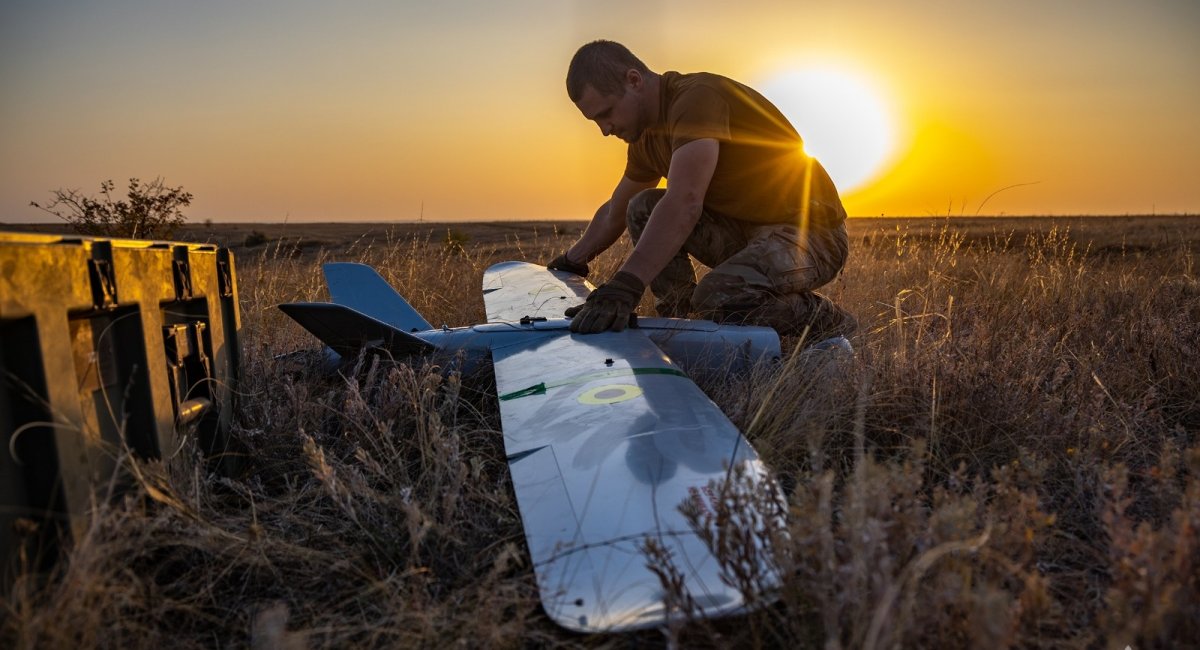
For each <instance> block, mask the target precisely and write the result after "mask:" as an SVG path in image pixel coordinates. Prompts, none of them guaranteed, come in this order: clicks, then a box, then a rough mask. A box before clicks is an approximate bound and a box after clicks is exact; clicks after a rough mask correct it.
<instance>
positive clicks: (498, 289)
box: [483, 262, 595, 323]
mask: <svg viewBox="0 0 1200 650" xmlns="http://www.w3.org/2000/svg"><path fill="white" fill-rule="evenodd" d="M594 288H595V287H593V286H592V285H591V283H589V282H588V281H587V280H584V279H583V278H581V277H579V276H578V275H574V274H571V273H566V272H564V271H551V270H549V269H547V268H546V267H544V266H540V265H538V264H530V263H528V262H501V263H499V264H495V265H493V266H491V267H490V268H488V270H487V271H485V272H484V274H483V304H484V307H485V308H486V310H487V319H488V322H489V323H516V322H520V320H521V319H523V318H524V319H530V320H539V319H547V320H549V319H554V318H562V317H563V310H565V309H566V308H567V307H573V306H575V305H578V304H582V303H583V301H584V300H587V297H588V294H590V293H591V292H592V289H594Z"/></svg>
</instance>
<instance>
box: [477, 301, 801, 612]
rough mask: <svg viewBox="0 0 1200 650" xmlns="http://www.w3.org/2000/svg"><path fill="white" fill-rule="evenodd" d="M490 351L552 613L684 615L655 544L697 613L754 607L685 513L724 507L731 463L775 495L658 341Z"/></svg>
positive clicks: (556, 341)
mask: <svg viewBox="0 0 1200 650" xmlns="http://www.w3.org/2000/svg"><path fill="white" fill-rule="evenodd" d="M490 312H491V309H490V307H489V313H490ZM492 355H493V359H494V362H495V372H496V388H497V394H498V396H499V401H500V416H501V422H502V426H503V429H504V444H505V450H506V452H507V455H508V461H509V467H510V470H511V473H512V479H513V486H514V489H515V492H516V496H517V502H518V506H519V508H520V511H521V518H522V520H523V523H524V526H525V535H526V540H527V542H528V544H529V550H530V555H531V557H532V558H533V562H534V565H535V569H536V574H537V581H538V587H539V591H540V592H541V597H542V603H543V606H544V607H545V610H546V612H547V613H548V614H549V615H550V617H551V618H553V619H554V620H555V621H556V622H557V623H558V624H560V625H562V626H564V627H566V628H569V629H573V630H577V631H581V632H598V631H617V630H624V629H633V628H640V627H652V626H660V625H663V624H664V623H665V622H666V621H667V620H668V618H669V617H671V616H678V615H679V613H678V611H672V610H670V609H668V607H667V603H668V602H669V597H668V594H667V593H666V592H665V591H664V587H663V583H662V580H660V578H659V576H658V575H657V574H656V573H655V572H654V571H652V570H651V569H649V568H648V567H647V555H646V553H645V548H646V547H645V545H646V543H647V541H648V540H653V541H654V542H656V543H657V544H658V545H659V546H661V547H662V548H664V549H666V550H667V551H668V552H669V554H670V556H671V557H672V559H673V562H674V565H675V566H676V567H677V568H678V569H679V571H680V573H681V574H682V576H683V580H684V587H685V588H686V589H687V592H688V593H689V594H690V596H691V597H692V598H693V599H694V603H695V605H696V606H697V607H698V608H699V611H697V612H694V613H695V614H697V615H704V616H720V615H725V614H731V613H736V612H740V611H743V610H745V609H747V607H748V606H749V605H750V604H749V603H747V602H746V600H745V598H744V597H743V595H742V593H741V592H740V591H739V590H738V589H736V588H734V587H732V586H730V585H729V584H726V582H725V581H724V580H722V569H721V566H720V563H719V562H718V561H717V559H716V557H714V556H713V554H712V553H711V552H710V551H709V549H708V547H707V546H706V545H705V543H704V542H703V541H702V540H701V538H700V537H699V536H698V535H697V534H696V531H694V530H693V529H692V528H691V527H690V526H689V524H688V521H687V519H686V518H685V516H684V515H683V513H682V512H681V511H680V509H679V507H680V505H681V504H683V503H684V502H689V503H690V504H691V505H692V506H693V507H696V508H699V509H700V511H701V512H713V511H714V510H715V508H716V500H717V499H718V498H719V496H718V492H715V491H714V490H713V487H712V486H713V485H714V484H720V483H721V482H722V481H724V480H727V478H728V477H729V476H730V470H731V468H734V469H738V468H740V469H741V470H744V472H745V474H746V475H748V476H749V477H750V478H751V481H752V482H754V483H755V484H756V487H757V488H758V489H763V490H768V489H772V488H768V487H767V482H766V481H765V480H763V477H765V475H766V472H765V469H764V468H763V466H762V463H761V462H760V461H759V460H758V457H757V455H756V454H755V452H754V450H753V449H752V448H751V447H750V445H749V443H748V442H747V441H746V440H745V439H744V438H743V437H742V435H741V433H739V432H738V430H737V428H736V427H735V426H734V425H733V424H732V423H731V422H730V421H729V419H728V418H726V417H725V415H724V414H723V413H722V412H721V410H720V409H719V408H718V407H717V406H716V405H715V404H714V403H713V402H712V401H710V400H709V399H708V397H707V396H705V395H704V393H703V392H701V391H700V389H699V388H698V387H697V386H696V385H695V384H694V383H693V382H692V381H691V380H690V379H688V378H687V377H686V376H685V375H684V373H683V372H682V371H681V370H680V369H679V368H678V367H677V366H675V365H674V364H673V363H671V361H670V360H669V359H668V358H667V357H666V356H664V355H663V353H662V352H661V351H660V349H659V348H658V347H657V346H656V345H655V344H654V342H653V341H651V340H650V339H649V338H647V337H646V336H644V335H643V334H642V333H640V332H637V331H635V330H626V331H624V332H607V333H602V334H590V335H575V334H565V333H564V335H562V336H557V337H549V338H537V339H524V340H522V341H521V342H518V343H515V344H512V345H509V346H505V347H499V348H493V350H492ZM758 570H759V571H760V573H761V581H760V583H759V586H763V585H766V586H768V587H773V586H775V585H777V584H778V578H777V576H776V574H774V573H773V572H772V571H771V570H770V569H768V568H765V565H760V566H759V567H758ZM763 598H764V599H767V598H769V597H767V596H763Z"/></svg>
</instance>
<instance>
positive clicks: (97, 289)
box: [87, 242, 117, 309]
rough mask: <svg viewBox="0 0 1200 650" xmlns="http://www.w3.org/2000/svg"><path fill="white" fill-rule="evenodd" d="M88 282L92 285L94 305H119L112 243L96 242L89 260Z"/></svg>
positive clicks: (101, 307) (106, 307) (108, 306)
mask: <svg viewBox="0 0 1200 650" xmlns="http://www.w3.org/2000/svg"><path fill="white" fill-rule="evenodd" d="M87 266H88V282H89V283H90V284H91V285H92V306H93V307H95V308H96V309H112V308H113V307H116V306H117V279H116V275H115V273H114V272H113V263H112V245H111V244H109V243H108V242H96V243H95V244H94V245H93V247H92V258H91V259H89V260H88V261H87Z"/></svg>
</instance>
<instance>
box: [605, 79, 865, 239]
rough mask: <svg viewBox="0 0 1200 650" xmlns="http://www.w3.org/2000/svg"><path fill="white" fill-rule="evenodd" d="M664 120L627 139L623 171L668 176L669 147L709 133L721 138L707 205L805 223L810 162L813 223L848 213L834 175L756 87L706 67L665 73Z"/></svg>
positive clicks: (749, 216) (648, 178)
mask: <svg viewBox="0 0 1200 650" xmlns="http://www.w3.org/2000/svg"><path fill="white" fill-rule="evenodd" d="M660 92H661V97H660V100H661V101H660V104H659V106H660V109H659V116H658V120H657V122H656V123H655V124H653V125H652V126H651V127H650V128H648V129H646V131H645V132H644V133H642V137H641V138H639V139H638V140H637V141H636V142H633V143H632V144H630V145H629V153H628V158H627V161H626V166H625V176H626V177H628V178H629V179H631V180H635V181H644V182H652V181H657V180H658V179H660V178H664V177H666V176H667V171H668V169H669V168H670V166H671V154H672V153H674V151H675V150H676V149H678V148H679V147H681V146H683V145H685V144H687V143H688V142H692V141H693V140H700V139H703V138H714V139H716V140H717V141H718V142H719V143H720V153H719V155H718V157H717V168H716V170H715V171H714V172H713V176H712V180H711V181H710V182H709V185H708V192H707V193H706V194H705V195H704V208H705V210H709V211H712V212H716V213H718V214H721V215H724V216H727V217H732V218H734V219H739V220H743V221H750V222H755V223H799V222H800V220H801V213H802V210H801V203H802V202H803V196H804V180H805V175H806V172H807V171H808V168H809V166H810V164H811V166H812V176H811V182H810V195H809V198H810V208H809V227H812V228H829V227H835V226H837V225H838V224H840V223H842V222H843V221H844V220H845V217H846V213H845V210H844V209H843V208H842V205H841V200H840V199H839V198H838V195H837V190H836V189H835V188H834V185H833V182H832V181H831V180H830V179H829V176H828V174H826V173H825V170H824V168H822V167H821V165H820V164H816V161H815V159H813V158H811V157H809V156H807V155H806V154H805V153H804V143H803V141H802V140H801V139H800V135H799V134H798V133H796V129H795V128H793V127H792V125H791V124H790V123H789V122H788V120H787V118H786V117H784V116H783V113H781V112H779V109H777V108H775V106H774V105H773V104H771V102H770V101H768V100H767V99H766V98H765V97H763V96H762V95H760V94H759V93H758V92H756V91H755V90H754V89H752V88H750V87H748V86H745V85H743V84H740V83H738V82H736V81H734V80H732V79H728V78H726V77H722V76H720V75H715V74H710V73H706V72H701V73H695V74H681V73H678V72H666V73H663V75H662V79H661V84H660Z"/></svg>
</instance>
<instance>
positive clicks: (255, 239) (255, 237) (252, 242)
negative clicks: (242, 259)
mask: <svg viewBox="0 0 1200 650" xmlns="http://www.w3.org/2000/svg"><path fill="white" fill-rule="evenodd" d="M265 243H267V236H266V235H265V234H264V233H263V232H262V231H260V230H252V231H250V234H249V235H246V240H245V241H244V242H242V245H244V246H245V247H246V248H254V247H255V246H262V245H263V244H265Z"/></svg>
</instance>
